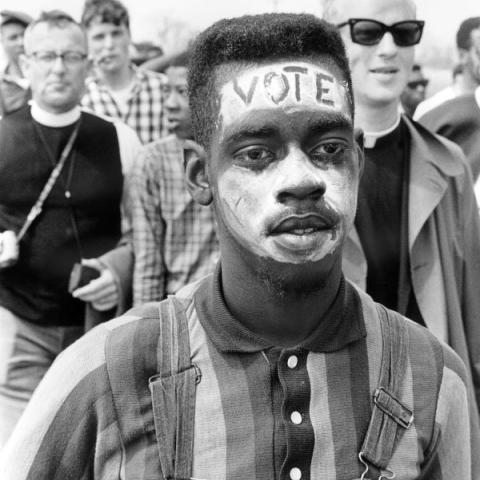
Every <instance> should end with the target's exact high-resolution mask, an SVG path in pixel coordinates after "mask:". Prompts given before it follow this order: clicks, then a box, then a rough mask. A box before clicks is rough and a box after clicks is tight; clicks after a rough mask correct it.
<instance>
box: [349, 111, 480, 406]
mask: <svg viewBox="0 0 480 480" xmlns="http://www.w3.org/2000/svg"><path fill="white" fill-rule="evenodd" d="M403 119H404V121H405V123H406V124H407V126H408V130H409V132H410V135H411V147H410V148H411V150H410V184H409V198H408V249H409V254H410V274H411V280H412V289H413V293H414V295H415V298H416V301H417V304H418V307H419V309H420V312H421V314H422V317H423V319H424V321H425V323H426V325H427V327H428V328H429V329H430V330H431V331H432V332H433V333H434V334H435V335H436V336H437V337H438V338H440V339H441V340H444V341H446V342H447V343H448V344H449V345H450V346H451V347H452V348H453V349H454V350H455V351H456V352H457V353H458V354H459V355H460V357H461V358H462V360H463V361H464V362H465V364H466V366H467V370H469V371H470V372H471V379H472V380H473V385H474V390H475V396H476V399H477V405H480V220H479V216H478V210H477V207H476V202H475V197H474V193H473V184H472V178H471V173H470V170H469V168H468V166H467V163H466V160H465V157H464V155H463V153H462V152H461V150H460V148H459V147H458V146H457V145H455V144H453V143H452V142H450V141H448V140H445V139H444V138H442V137H439V136H438V135H435V134H433V133H431V132H430V131H428V130H427V129H425V128H424V127H422V126H421V125H419V124H417V123H416V122H413V121H411V120H409V119H408V118H406V117H405V116H404V117H403ZM343 269H344V273H345V276H346V277H347V278H348V279H350V280H351V281H352V282H354V283H355V284H356V285H358V286H359V287H360V288H362V289H366V278H367V261H366V257H365V254H364V252H363V249H362V246H361V244H360V239H359V236H358V232H357V231H356V229H355V228H353V229H352V231H351V232H350V235H349V237H348V239H347V242H346V244H345V248H344V255H343Z"/></svg>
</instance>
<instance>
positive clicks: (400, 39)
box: [337, 18, 425, 47]
mask: <svg viewBox="0 0 480 480" xmlns="http://www.w3.org/2000/svg"><path fill="white" fill-rule="evenodd" d="M345 25H349V26H350V36H351V38H352V42H354V43H358V44H360V45H368V46H370V45H377V43H380V41H381V40H382V38H383V36H384V35H385V33H386V32H390V33H391V34H392V37H393V41H394V42H395V44H396V45H398V46H399V47H412V46H413V45H416V44H417V43H418V42H419V41H420V39H421V38H422V33H423V26H424V25H425V22H424V21H422V20H405V21H403V22H396V23H393V24H392V25H390V26H388V25H385V24H384V23H382V22H377V21H376V20H370V19H368V18H350V19H349V20H347V21H346V22H343V23H339V24H338V25H337V27H338V28H340V27H344V26H345Z"/></svg>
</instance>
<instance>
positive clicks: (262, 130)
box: [225, 125, 278, 144]
mask: <svg viewBox="0 0 480 480" xmlns="http://www.w3.org/2000/svg"><path fill="white" fill-rule="evenodd" d="M277 133H278V128H276V127H275V126H270V125H263V126H254V125H244V126H240V127H239V128H236V129H234V130H233V131H232V132H231V133H229V132H227V134H226V136H225V140H226V142H227V143H229V144H233V143H238V142H241V141H242V140H245V139H247V138H271V137H273V136H275V135H276V134H277Z"/></svg>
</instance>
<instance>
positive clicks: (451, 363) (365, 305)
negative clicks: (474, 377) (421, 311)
mask: <svg viewBox="0 0 480 480" xmlns="http://www.w3.org/2000/svg"><path fill="white" fill-rule="evenodd" d="M355 288H356V290H357V292H358V295H359V298H360V300H361V304H362V310H363V315H364V321H365V325H366V328H367V337H369V338H370V339H369V338H367V342H371V341H372V340H373V339H375V340H376V341H381V342H382V343H383V342H385V341H393V342H396V341H397V340H398V338H397V337H396V336H398V335H399V333H398V329H389V330H387V329H385V328H383V327H384V326H383V325H382V321H383V320H382V318H381V317H380V315H379V313H378V312H379V309H380V310H381V309H385V312H386V314H387V315H388V317H389V319H390V322H398V323H400V324H401V326H403V327H404V329H403V330H404V332H405V336H406V339H407V342H408V349H407V351H406V354H407V355H408V361H409V364H410V368H412V369H414V370H415V371H417V372H423V373H424V374H425V375H427V376H432V375H434V374H435V375H437V380H438V381H439V382H440V381H441V377H442V371H443V368H444V367H448V368H450V369H452V370H454V371H456V372H458V374H459V375H460V376H461V377H462V378H465V367H464V365H463V362H462V361H461V360H460V358H459V357H458V355H457V354H456V353H455V352H454V351H453V350H452V349H451V348H450V347H449V346H448V345H446V344H445V343H444V342H441V341H440V340H438V339H437V338H436V337H435V335H434V334H433V333H432V332H431V331H430V330H428V329H427V328H425V327H423V326H422V325H419V324H418V323H415V322H414V321H412V320H410V319H408V318H407V317H405V316H403V315H401V314H399V313H398V312H395V311H393V310H391V309H388V308H386V307H384V306H382V305H380V304H378V303H377V302H375V301H374V300H373V299H372V298H371V297H370V296H369V295H368V294H367V293H365V292H364V291H362V290H360V289H359V288H358V287H355ZM378 331H381V332H382V333H381V335H378V334H377V332H378ZM387 332H389V333H387ZM387 335H392V336H393V337H392V338H388V337H387Z"/></svg>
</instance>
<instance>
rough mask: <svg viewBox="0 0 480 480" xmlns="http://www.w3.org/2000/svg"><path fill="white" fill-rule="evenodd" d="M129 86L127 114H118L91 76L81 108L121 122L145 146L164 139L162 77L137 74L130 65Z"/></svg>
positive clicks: (108, 94) (110, 98) (106, 91)
mask: <svg viewBox="0 0 480 480" xmlns="http://www.w3.org/2000/svg"><path fill="white" fill-rule="evenodd" d="M131 68H132V70H133V72H134V78H133V86H132V89H131V92H130V97H129V99H128V101H127V110H125V111H121V109H120V108H119V106H118V105H117V103H116V102H115V99H114V98H113V96H112V94H111V92H110V89H109V88H108V87H107V86H106V85H104V84H102V82H101V80H100V79H99V78H97V77H95V76H92V77H89V78H88V79H87V80H86V82H85V84H86V89H87V91H86V93H85V95H84V97H83V99H82V105H83V106H85V107H87V108H89V109H90V110H92V111H94V112H95V113H96V114H99V115H105V116H108V117H111V118H114V119H118V120H122V121H123V122H124V123H126V124H127V125H129V126H130V127H131V128H133V130H135V132H136V133H137V135H138V137H139V138H140V140H141V141H142V143H149V142H152V141H154V140H158V139H160V138H162V137H164V136H166V135H167V130H166V128H165V121H164V112H163V102H164V99H163V93H162V86H163V85H164V83H165V77H164V75H162V74H159V73H155V72H150V71H147V70H140V69H138V68H136V67H135V66H133V65H132V67H131Z"/></svg>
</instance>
